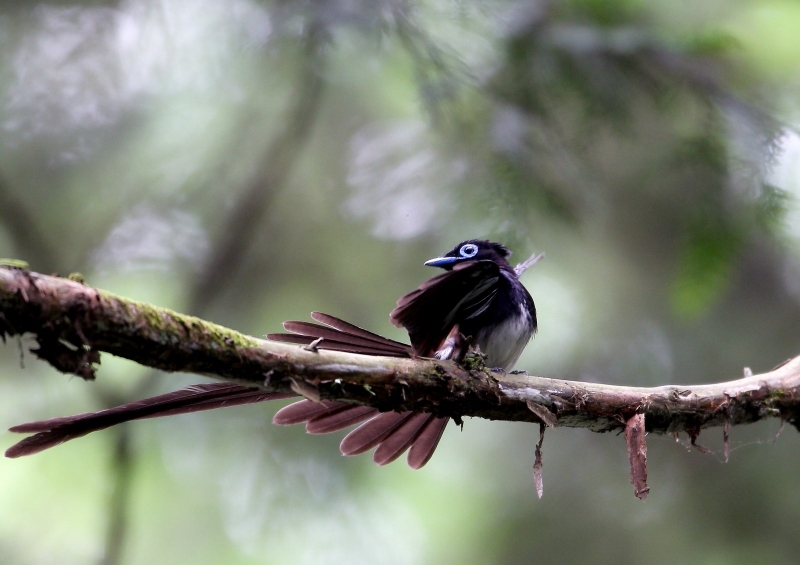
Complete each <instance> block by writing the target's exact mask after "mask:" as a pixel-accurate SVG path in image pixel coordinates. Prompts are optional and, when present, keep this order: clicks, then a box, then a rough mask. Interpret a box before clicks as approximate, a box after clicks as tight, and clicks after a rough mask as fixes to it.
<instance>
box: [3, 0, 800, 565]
mask: <svg viewBox="0 0 800 565" xmlns="http://www.w3.org/2000/svg"><path fill="white" fill-rule="evenodd" d="M798 29H800V4H797V3H796V2H790V1H788V0H739V1H736V2H733V1H725V2H723V1H720V0H710V1H705V2H702V3H697V2H687V1H685V0H677V1H669V2H666V1H654V0H570V1H568V0H562V1H552V2H547V1H528V2H514V1H511V0H496V1H479V0H475V1H464V0H421V1H416V2H411V1H402V0H383V1H374V0H334V1H328V2H321V1H320V2H315V1H311V0H284V1H281V2H270V1H266V0H228V1H225V2H221V1H218V0H123V1H120V2H108V1H103V0H96V1H84V2H66V1H62V2H58V1H53V2H26V3H19V2H2V3H0V52H1V53H2V57H0V255H2V256H8V257H17V258H21V259H25V260H27V261H28V262H29V263H30V264H31V267H32V268H33V269H34V270H37V271H41V272H58V273H61V274H67V273H69V272H72V271H80V272H82V273H83V274H84V275H85V276H86V279H87V282H88V283H89V284H91V285H94V286H99V287H102V288H106V289H109V290H112V291H114V292H116V293H119V294H123V295H126V296H130V297H133V298H136V299H140V300H145V301H149V302H153V303H155V304H158V305H161V306H168V307H171V308H175V309H177V310H180V311H184V312H190V313H193V314H197V315H199V316H203V317H205V318H208V319H211V320H213V321H216V322H219V323H221V324H224V325H227V326H230V327H233V328H236V329H238V330H241V331H243V332H246V333H249V334H252V335H261V334H264V333H266V332H270V331H276V330H277V329H279V327H280V322H281V321H282V320H284V319H287V318H295V319H297V318H305V316H306V314H307V312H308V311H310V310H312V309H319V310H323V311H327V312H330V313H332V314H335V315H339V316H342V317H344V318H346V319H348V320H351V321H353V322H354V323H358V324H360V325H363V326H365V327H368V328H370V329H373V330H375V331H378V332H381V333H384V334H386V335H389V336H392V337H396V338H403V337H404V336H403V334H402V332H400V331H398V330H397V329H395V328H393V327H391V326H390V325H389V324H388V321H387V314H388V312H389V311H390V310H391V309H392V307H393V305H394V300H395V299H396V298H397V297H398V296H400V295H401V294H403V293H405V292H407V291H408V290H410V289H412V288H414V287H415V286H416V285H417V284H419V283H420V282H421V281H422V280H424V279H425V278H426V277H428V276H430V275H432V274H433V273H432V272H431V271H430V270H429V269H427V268H425V267H424V266H422V262H423V261H424V260H425V259H428V258H430V257H433V256H436V255H438V254H440V253H441V252H443V251H445V250H447V249H449V248H451V247H452V246H453V245H454V244H455V243H456V242H458V241H460V240H462V239H466V238H470V237H481V238H484V237H486V238H492V239H495V240H499V241H502V242H505V243H506V244H508V245H509V246H510V247H511V248H512V249H513V250H514V252H515V258H517V259H519V260H522V259H524V258H525V257H527V256H528V255H529V254H530V253H532V252H533V251H537V252H538V251H544V252H546V253H547V260H546V261H544V262H543V263H541V264H539V265H537V266H536V267H535V268H534V269H532V270H531V271H529V272H528V273H526V275H525V277H524V278H523V281H524V283H525V284H526V286H527V287H528V288H529V289H530V291H531V294H532V295H533V296H534V299H535V300H536V303H537V308H538V311H539V317H540V333H539V335H537V337H536V339H535V340H534V341H533V342H532V344H531V345H530V346H529V347H528V349H527V351H526V353H525V354H524V356H523V358H522V359H521V361H520V363H519V367H518V368H521V369H527V370H529V371H530V372H531V373H535V374H541V375H546V376H552V377H559V378H569V379H582V380H591V381H602V382H607V383H615V384H630V385H658V384H666V383H699V382H704V381H720V380H726V379H733V378H736V377H737V376H739V375H741V374H742V370H743V367H745V366H748V367H751V368H752V369H753V370H754V371H756V372H758V371H765V370H768V369H770V368H771V367H772V366H773V365H775V364H776V363H778V362H780V361H782V360H783V359H785V358H787V357H789V356H793V355H796V354H797V353H798V347H797V338H798V335H800V208H798V206H797V197H798V195H799V194H800V166H798V159H800V138H798V134H797V124H798V122H800V114H799V113H798V110H800V104H798V100H799V98H798V94H800V82H798V77H800V34H798V33H797V30H798ZM33 345H34V343H33V340H32V339H23V340H21V341H20V342H19V343H14V342H9V343H7V344H6V345H5V347H4V348H2V349H0V371H1V374H2V378H0V390H1V392H2V393H1V394H0V405H1V407H0V428H7V427H8V426H10V425H13V424H17V423H21V422H23V421H28V420H31V419H38V418H45V417H51V416H56V415H66V414H71V413H74V412H80V411H86V410H95V409H98V408H102V407H104V406H108V405H110V404H114V403H117V402H121V401H124V400H128V399H132V398H138V397H141V396H144V395H146V394H152V393H157V392H163V391H166V390H172V389H175V388H178V387H179V386H181V385H185V384H189V383H191V382H196V381H197V380H198V378H197V377H194V376H190V375H168V376H164V375H158V374H152V373H151V372H149V371H148V370H147V369H145V368H143V367H139V366H136V365H134V364H132V363H128V362H125V361H123V360H119V359H114V358H111V357H109V356H105V357H104V358H103V364H102V367H101V370H100V373H99V378H98V380H97V382H96V383H85V382H83V381H81V380H80V379H70V378H68V377H66V376H64V375H61V374H57V373H56V372H55V371H53V370H52V369H50V368H49V367H48V366H45V365H44V364H43V363H41V362H38V361H36V360H34V359H33V358H32V356H31V355H30V354H28V353H26V350H27V348H28V347H31V346H33ZM274 410H275V407H272V406H266V405H258V406H251V407H246V408H237V409H231V410H222V411H217V412H216V413H203V414H195V415H190V416H182V417H176V418H169V419H165V420H164V421H147V422H142V423H137V424H134V425H132V426H130V427H128V428H125V429H119V430H109V431H106V432H103V433H98V434H94V435H93V436H90V437H87V438H85V439H82V440H79V441H76V442H74V443H71V444H69V445H68V446H64V447H60V448H56V449H54V450H52V451H50V452H47V453H44V454H42V455H38V456H35V457H31V458H29V459H26V460H14V461H11V460H5V461H2V462H0V562H2V563H12V564H39V563H41V564H50V563H76V564H83V563H108V564H114V563H122V564H134V563H159V564H160V563H170V564H176V563H192V564H197V565H201V564H211V563H231V564H233V563H242V564H245V563H247V564H251V563H252V564H256V563H446V562H460V563H527V562H534V561H535V562H537V563H542V564H544V563H570V562H584V561H589V560H591V561H592V562H596V563H616V564H619V563H642V562H647V563H674V562H690V563H797V561H798V558H800V536H798V526H797V524H798V523H800V488H798V485H797V469H798V466H799V465H800V449H798V448H800V442H798V439H797V436H798V434H797V433H796V431H795V430H794V429H790V430H786V431H785V432H784V433H783V435H781V436H780V439H779V440H778V441H777V442H776V441H774V438H775V436H776V433H777V432H778V426H779V423H778V422H772V423H764V424H759V425H754V426H749V427H745V428H735V429H734V430H733V432H732V440H733V447H734V450H733V453H732V458H731V461H730V462H729V463H727V464H724V465H723V464H721V459H722V455H721V435H722V433H721V431H719V432H717V431H710V432H706V433H704V434H703V435H702V436H701V437H700V440H699V442H700V443H701V444H703V445H705V446H706V447H708V448H709V449H710V450H711V454H702V453H700V452H699V451H697V450H693V449H692V448H690V447H689V446H688V441H687V438H685V437H683V436H682V437H679V438H677V440H678V441H677V442H676V441H673V440H675V439H676V438H663V437H653V436H651V438H650V441H649V447H650V483H651V487H652V492H651V494H650V496H649V497H648V499H647V502H646V503H641V502H639V501H638V500H636V499H635V498H634V496H633V492H632V488H631V486H630V484H628V474H627V468H626V467H627V457H626V454H625V448H624V445H623V441H622V439H621V438H619V437H614V436H610V435H596V434H592V433H590V432H587V431H581V430H568V429H556V430H551V431H548V433H547V436H546V438H545V444H544V479H545V493H544V498H543V499H542V500H537V499H536V495H535V491H534V488H533V481H532V476H531V469H530V467H531V465H532V463H533V446H534V444H535V442H536V439H537V436H538V433H537V432H538V429H536V428H535V427H532V426H530V425H525V424H509V423H494V422H486V421H479V420H469V421H467V422H466V425H465V427H464V431H463V433H460V432H459V431H458V430H457V429H456V428H453V429H451V430H449V431H448V432H447V434H446V435H445V437H444V439H443V442H442V445H441V447H440V448H439V451H438V453H437V456H436V457H435V458H434V459H433V460H432V461H431V463H430V464H428V466H427V467H425V469H423V470H422V471H419V472H413V471H410V470H409V469H408V468H407V467H406V466H405V465H404V463H402V462H398V463H395V464H394V465H390V466H389V467H387V468H381V469H379V468H376V467H374V466H373V464H372V463H371V460H370V459H369V457H358V458H347V459H345V458H342V457H341V456H339V454H338V450H337V445H338V442H339V439H340V438H339V437H309V436H305V434H304V432H303V430H302V429H284V428H276V427H274V426H272V425H271V424H270V420H271V417H272V414H273V412H274ZM15 439H16V438H15V437H12V436H11V435H10V434H4V435H3V442H4V446H6V447H7V446H8V445H10V444H11V443H12V442H13V441H15Z"/></svg>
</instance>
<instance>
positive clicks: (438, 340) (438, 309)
mask: <svg viewBox="0 0 800 565" xmlns="http://www.w3.org/2000/svg"><path fill="white" fill-rule="evenodd" d="M499 281H500V267H499V266H498V265H497V263H495V262H494V261H466V262H464V263H459V264H457V265H456V266H455V267H453V270H451V271H446V272H444V273H441V274H439V275H437V276H435V277H433V278H431V279H428V280H427V281H425V282H424V283H422V285H421V286H420V287H419V288H418V289H416V290H414V291H412V292H409V293H408V294H406V295H405V296H401V297H400V299H399V300H398V301H397V308H395V309H394V310H392V312H391V314H389V320H390V321H391V322H392V324H394V325H395V326H398V327H403V328H405V329H406V330H408V335H409V337H410V338H411V346H412V347H413V348H414V353H416V354H417V355H422V356H424V357H431V356H432V355H433V354H434V353H435V352H436V350H437V349H438V348H439V347H440V346H441V344H442V342H443V341H444V340H445V338H447V334H448V333H449V332H450V329H451V328H452V326H453V324H455V323H458V322H460V321H463V320H468V319H470V318H474V317H475V316H478V315H480V314H481V313H482V312H484V311H485V310H486V309H487V308H488V307H489V306H491V304H492V301H493V300H494V297H495V296H496V295H497V289H498V283H499Z"/></svg>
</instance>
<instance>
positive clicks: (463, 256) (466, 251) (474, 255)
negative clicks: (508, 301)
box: [425, 239, 511, 271]
mask: <svg viewBox="0 0 800 565" xmlns="http://www.w3.org/2000/svg"><path fill="white" fill-rule="evenodd" d="M510 256H511V252H510V251H509V250H508V249H507V248H506V247H505V246H503V245H501V244H499V243H494V242H493V241H488V240H485V239H468V240H467V241H462V242H461V243H459V244H458V245H456V246H455V247H454V248H453V249H452V250H451V251H449V252H448V253H445V254H444V255H442V256H441V257H436V258H434V259H431V260H429V261H425V264H426V265H427V266H429V267H441V268H442V269H445V270H447V271H449V270H450V269H452V268H453V267H454V266H456V265H457V264H458V263H461V262H464V261H480V260H489V261H494V262H495V263H499V264H501V265H502V264H506V265H507V264H508V261H507V259H508V257H510Z"/></svg>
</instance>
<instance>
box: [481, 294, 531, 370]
mask: <svg viewBox="0 0 800 565" xmlns="http://www.w3.org/2000/svg"><path fill="white" fill-rule="evenodd" d="M535 330H536V325H535V323H534V321H533V319H532V318H531V315H530V312H529V311H528V309H527V308H526V305H525V304H524V303H520V304H519V305H518V310H517V312H515V313H513V314H511V315H509V316H506V317H505V318H504V319H503V320H501V321H499V322H498V323H496V324H494V325H487V326H484V327H482V328H481V329H480V330H478V332H477V335H476V336H475V343H476V344H477V345H478V347H480V350H481V352H483V353H484V354H486V364H487V365H488V366H489V367H493V368H495V367H499V368H502V369H505V370H507V371H508V370H510V369H511V368H512V367H513V366H514V364H515V363H516V362H517V359H519V356H520V355H522V351H523V350H524V349H525V346H526V345H528V342H529V341H530V339H531V337H532V336H533V332H534V331H535Z"/></svg>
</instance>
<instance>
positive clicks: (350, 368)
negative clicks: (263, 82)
mask: <svg viewBox="0 0 800 565" xmlns="http://www.w3.org/2000/svg"><path fill="white" fill-rule="evenodd" d="M270 329H272V328H270ZM24 333H31V334H34V335H35V336H36V339H37V342H38V344H39V346H38V349H34V350H33V352H34V353H35V354H36V355H37V356H38V357H40V358H42V359H44V360H46V361H48V362H49V363H50V364H51V365H53V366H54V367H55V368H56V369H58V370H60V371H63V372H66V373H74V374H77V375H80V376H82V377H83V378H86V379H92V378H94V375H95V365H96V364H97V363H98V362H99V354H100V352H105V353H110V354H112V355H117V356H119V357H124V358H126V359H130V360H133V361H136V362H138V363H141V364H142V365H146V366H148V367H152V368H155V369H160V370H163V371H168V372H169V371H180V372H188V373H197V374H201V375H204V376H209V377H215V378H218V379H224V380H228V381H233V382H237V383H241V384H247V385H252V386H256V387H260V388H263V389H265V390H271V391H276V392H294V393H296V394H299V395H302V396H306V397H307V398H310V399H312V400H318V399H330V400H343V401H348V402H353V403H357V404H363V405H369V406H374V407H377V408H379V409H380V410H385V411H388V410H413V411H418V412H431V413H434V414H436V415H437V416H451V417H454V418H456V419H458V418H460V417H463V416H475V417H481V418H487V419H491V420H510V421H524V422H536V423H540V422H543V423H546V424H547V425H549V426H565V427H579V428H588V429H591V430H593V431H597V432H605V431H612V430H623V431H624V430H625V429H626V424H627V423H628V422H629V421H630V420H631V418H632V417H634V416H635V415H643V417H644V428H645V430H646V431H647V432H650V433H671V432H687V433H688V434H689V435H690V436H691V437H692V438H695V437H697V435H698V434H699V433H700V430H702V429H704V428H707V427H711V426H725V429H729V427H730V426H734V425H740V424H746V423H750V422H755V421H757V420H761V419H763V418H772V417H777V418H782V419H784V420H786V421H789V422H790V423H792V424H794V425H795V426H797V425H798V414H800V357H795V358H794V359H791V360H789V361H787V362H786V363H784V364H782V365H781V366H779V367H777V368H775V369H774V370H772V371H770V372H767V373H763V374H757V375H752V376H748V377H745V378H741V379H737V380H731V381H728V382H723V383H718V384H706V385H696V386H669V385H667V386H660V387H654V388H642V387H625V386H614V385H604V384H596V383H585V382H577V381H568V380H561V379H552V378H545V377H538V376H532V375H527V374H495V373H492V372H491V371H489V370H488V369H487V368H485V367H483V366H482V365H481V363H480V360H479V359H477V358H475V359H469V358H468V359H467V363H466V366H464V367H461V366H457V365H455V364H454V363H451V362H446V361H438V360H432V359H396V358H389V357H377V356H365V355H355V354H349V353H338V352H332V351H322V350H320V351H318V352H316V351H309V350H307V349H304V348H302V347H298V346H294V345H286V344H282V343H276V342H270V341H266V340H261V339H257V338H254V337H250V336H246V335H243V334H240V333H238V332H236V331H234V330H230V329H227V328H224V327H222V326H219V325H217V324H213V323H211V322H207V321H205V320H201V319H199V318H195V317H192V316H186V315H183V314H179V313H177V312H174V311H171V310H168V309H166V308H158V307H156V306H152V305H149V304H144V303H141V302H137V301H134V300H129V299H126V298H122V297H120V296H116V295H114V294H112V293H110V292H106V291H103V290H98V289H95V288H92V287H89V286H86V285H84V284H82V283H81V282H78V281H74V280H70V279H65V278H60V277H55V276H47V275H42V274H39V273H35V272H31V271H28V270H26V269H24V268H20V267H17V266H11V265H5V266H4V265H0V335H2V336H3V337H4V339H5V337H6V336H20V335H22V334H24Z"/></svg>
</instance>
